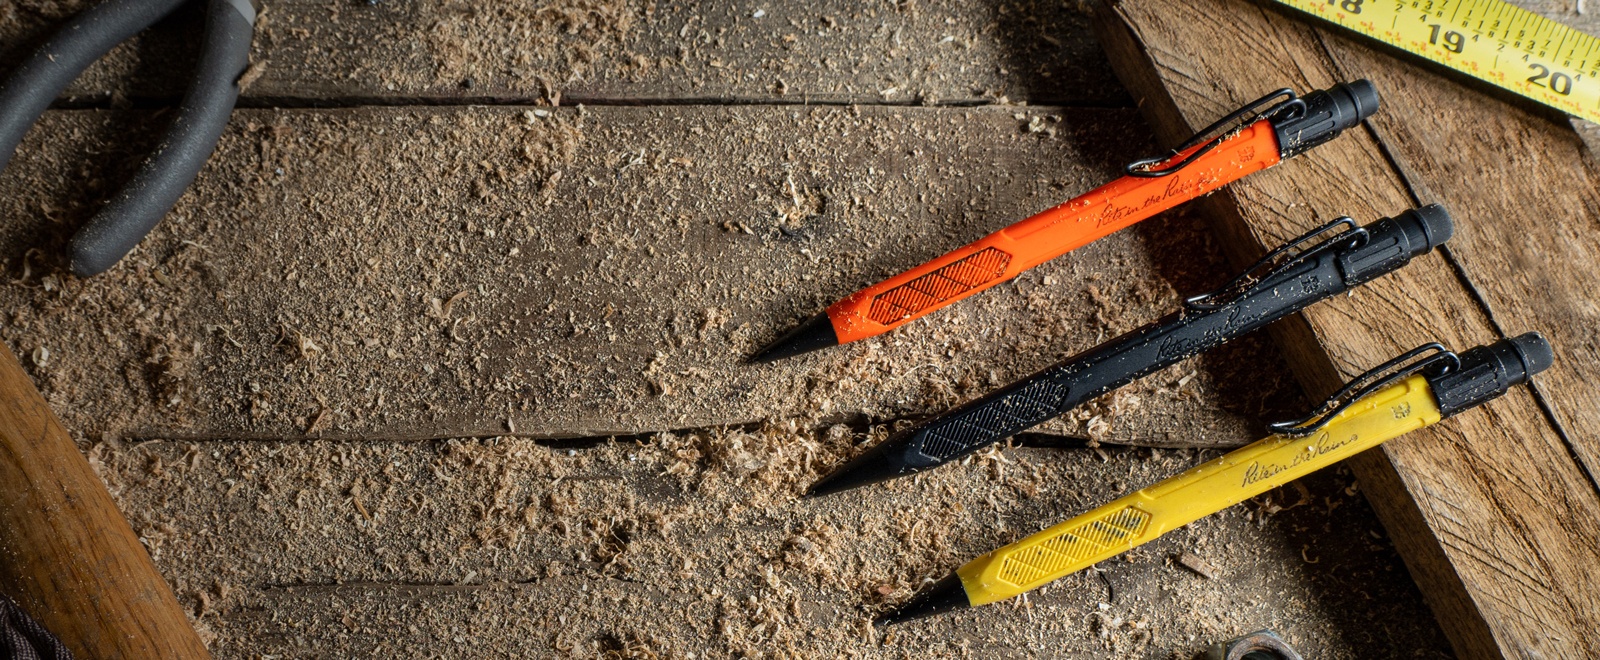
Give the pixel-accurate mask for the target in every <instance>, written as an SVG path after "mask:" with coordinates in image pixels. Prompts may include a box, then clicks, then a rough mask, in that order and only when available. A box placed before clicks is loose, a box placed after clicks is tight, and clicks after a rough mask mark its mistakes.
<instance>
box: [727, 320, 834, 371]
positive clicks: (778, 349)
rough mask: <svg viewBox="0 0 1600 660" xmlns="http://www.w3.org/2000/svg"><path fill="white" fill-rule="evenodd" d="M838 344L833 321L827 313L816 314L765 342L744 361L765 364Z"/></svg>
mask: <svg viewBox="0 0 1600 660" xmlns="http://www.w3.org/2000/svg"><path fill="white" fill-rule="evenodd" d="M838 345H839V335H838V333H835V332H834V331H833V321H832V320H831V319H829V318H828V315H827V314H818V315H816V316H813V317H811V318H809V319H806V322H805V323H802V324H800V327H798V328H795V329H794V330H791V331H789V333H788V334H785V335H784V336H782V337H779V338H778V339H777V340H776V341H774V342H772V343H770V344H767V345H766V346H765V347H763V348H762V349H761V350H759V351H757V352H756V354H755V355H752V356H750V358H749V359H748V360H746V362H748V363H750V364H765V363H767V362H775V361H777V360H782V359H783V358H786V357H794V356H796V355H800V354H801V353H810V352H811V351H815V350H819V349H823V348H827V347H829V346H838Z"/></svg>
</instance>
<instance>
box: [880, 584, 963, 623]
mask: <svg viewBox="0 0 1600 660" xmlns="http://www.w3.org/2000/svg"><path fill="white" fill-rule="evenodd" d="M971 606H972V603H971V601H970V600H968V598H967V589H966V587H963V586H961V578H960V576H957V575H955V574H951V575H947V576H945V578H944V579H943V580H940V581H938V582H936V583H934V585H933V586H932V587H929V588H928V590H927V591H924V592H922V593H920V594H917V595H916V596H913V597H912V598H911V600H909V601H906V604H904V605H901V606H900V607H897V608H895V609H893V610H890V611H888V612H885V613H883V614H881V615H879V616H878V618H876V619H873V621H872V625H873V626H874V627H877V628H882V627H884V626H888V625H893V624H896V623H903V622H906V621H910V620H912V619H921V618H923V617H927V616H933V615H935V614H943V613H945V612H949V611H951V610H958V609H962V608H967V607H971Z"/></svg>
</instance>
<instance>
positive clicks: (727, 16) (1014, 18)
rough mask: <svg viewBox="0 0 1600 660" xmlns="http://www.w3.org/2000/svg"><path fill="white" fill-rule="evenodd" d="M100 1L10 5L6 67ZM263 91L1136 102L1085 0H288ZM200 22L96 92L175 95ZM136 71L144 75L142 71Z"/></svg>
mask: <svg viewBox="0 0 1600 660" xmlns="http://www.w3.org/2000/svg"><path fill="white" fill-rule="evenodd" d="M86 4H87V2H52V3H5V4H0V44H4V46H0V70H6V69H9V68H10V67H11V65H12V64H13V63H14V62H15V61H16V60H17V59H18V58H20V57H21V56H22V53H23V52H24V51H25V50H26V48H27V47H28V46H29V45H31V43H32V42H33V41H34V40H35V39H36V38H38V37H37V36H36V35H42V34H43V33H44V32H45V31H46V30H48V29H49V28H50V26H52V25H54V24H57V23H58V22H59V21H60V20H61V19H62V17H64V16H68V15H70V14H71V12H72V11H75V10H76V9H78V8H79V7H81V6H84V5H86ZM266 6H267V10H266V13H265V14H264V17H263V21H262V23H261V25H260V28H259V29H258V36H257V39H256V47H255V50H254V52H253V53H252V57H251V59H252V61H255V62H260V63H264V67H265V68H264V69H263V70H262V75H261V77H260V78H259V79H258V80H256V81H255V83H254V84H253V85H252V86H251V87H250V88H249V89H248V90H247V91H246V95H245V103H247V104H252V103H253V104H267V103H272V104H281V103H287V104H291V105H304V104H307V103H317V102H324V103H325V102H335V103H361V102H368V103H370V102H378V103H397V102H399V103H411V102H429V103H437V102H448V103H468V102H476V103H484V102H499V101H505V100H511V99H515V100H521V101H528V102H532V101H535V100H540V99H551V98H553V96H554V93H559V95H560V98H562V99H563V100H564V102H565V103H569V104H570V103H573V102H590V103H595V102H612V101H619V100H620V101H631V102H653V101H662V100H672V101H675V102H683V101H703V102H729V101H735V102H747V101H756V100H759V101H761V102H776V103H796V104H799V103H806V102H813V103H814V102H830V103H840V102H850V103H883V102H889V103H900V104H918V103H951V102H953V103H974V102H992V101H995V100H998V99H1001V98H1009V99H1011V100H1016V101H1028V102H1032V103H1035V104H1049V103H1056V104H1069V105H1126V104H1127V96H1126V95H1125V94H1124V93H1123V92H1122V90H1121V88H1120V87H1119V86H1118V85H1117V83H1116V80H1115V79H1114V78H1113V77H1112V75H1111V74H1110V72H1109V70H1108V68H1107V66H1106V63H1105V56H1104V55H1103V53H1102V52H1101V51H1100V49H1099V48H1098V47H1097V46H1096V44H1095V42H1094V39H1093V37H1092V36H1091V32H1090V29H1089V21H1088V17H1087V16H1086V15H1085V13H1084V12H1083V10H1082V9H1081V6H1080V5H1073V4H1071V3H1056V2H1037V1H1034V0H1025V1H1021V2H1010V1H1007V2H995V3H958V4H952V5H943V6H937V7H924V6H921V5H919V4H916V3H875V4H873V3H869V4H865V5H863V4H861V3H855V2H848V1H846V0H827V1H825V2H812V3H805V4H796V5H785V4H782V3H767V2H761V1H759V0H726V1H723V2H710V3H659V4H658V3H653V2H644V1H640V0H609V1H606V2H584V3H579V2H556V3H550V2H545V1H544V0H510V1H509V2H501V3H495V4H493V5H483V4H481V3H476V2H469V1H467V0H444V1H437V2H390V1H385V2H373V3H366V2H354V3H350V2H331V3H330V2H324V1H322V0H276V1H273V2H268V3H266ZM197 23H198V21H197V20H195V18H194V17H193V16H184V17H182V18H181V19H179V20H174V21H171V22H169V24H165V25H163V26H161V27H160V28H158V30H157V32H156V33H154V34H152V35H150V37H148V38H147V39H144V40H135V41H134V42H131V43H130V44H129V45H127V46H126V47H123V48H120V49H118V51H117V52H116V53H114V54H113V55H112V56H111V57H110V58H108V60H107V61H106V62H104V63H102V64H100V65H97V66H95V67H94V68H93V69H91V70H90V72H89V73H88V74H87V75H86V76H85V77H84V79H83V80H80V81H79V82H78V83H76V84H75V85H74V86H73V87H72V89H71V90H70V91H69V94H68V95H69V96H70V97H73V98H75V99H77V100H78V101H79V102H93V101H104V100H105V99H106V98H108V97H111V96H113V95H114V96H116V97H119V98H121V97H135V98H137V97H152V96H153V97H161V98H169V97H175V96H176V95H177V93H178V90H180V89H181V88H182V84H183V82H182V76H183V75H186V74H185V73H183V72H186V71H188V69H189V60H188V59H186V58H189V57H192V54H191V53H192V51H191V50H190V49H188V48H174V47H173V45H174V44H182V43H192V42H193V35H194V34H195V33H196V32H197V31H198V29H199V25H198V24H197ZM130 77H131V78H132V79H133V82H132V84H127V83H125V82H124V81H125V80H126V79H128V78H130Z"/></svg>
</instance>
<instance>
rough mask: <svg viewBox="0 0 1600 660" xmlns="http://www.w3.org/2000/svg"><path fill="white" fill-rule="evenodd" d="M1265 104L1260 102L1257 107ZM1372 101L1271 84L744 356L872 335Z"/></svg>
mask: <svg viewBox="0 0 1600 660" xmlns="http://www.w3.org/2000/svg"><path fill="white" fill-rule="evenodd" d="M1263 108H1265V109H1263ZM1377 109H1378V91H1377V89H1375V88H1374V87H1373V86H1372V83H1370V82H1368V81H1366V80H1357V81H1354V82H1351V83H1339V84H1337V85H1334V86H1333V87H1331V88H1329V89H1327V90H1323V91H1316V92H1312V93H1310V94H1307V95H1306V96H1304V97H1297V96H1295V93H1294V91H1293V90H1289V89H1280V90H1278V91H1276V92H1273V93H1271V94H1268V95H1267V96H1264V97H1262V98H1260V99H1257V100H1255V101H1254V102H1252V103H1250V104H1249V105H1246V106H1245V107H1243V108H1240V109H1239V110H1237V111H1235V112H1233V113H1232V114H1230V115H1228V116H1227V117H1224V118H1222V119H1221V120H1220V121H1218V122H1217V123H1215V124H1212V125H1211V126H1208V127H1206V128H1205V129H1204V130H1202V131H1200V132H1199V133H1198V134H1196V135H1195V136H1194V137H1193V138H1190V139H1189V140H1188V141H1186V142H1184V143H1183V144H1182V145H1179V146H1178V148H1177V149H1174V150H1173V153H1172V154H1171V155H1168V156H1163V157H1159V158H1150V159H1145V160H1140V161H1137V162H1134V163H1131V164H1129V165H1128V166H1127V168H1126V172H1127V175H1126V176H1124V177H1122V178H1120V179H1117V180H1116V181H1112V182H1111V183H1108V184H1106V185H1104V186H1101V187H1099V188H1096V189H1094V190H1091V191H1089V192H1088V193H1085V194H1084V195H1082V196H1081V197H1078V198H1077V199H1073V200H1071V201H1068V202H1066V203H1064V204H1061V205H1060V206H1057V207H1055V208H1052V209H1050V210H1048V211H1045V212H1043V213H1040V214H1038V215H1035V216H1033V217H1031V218H1028V219H1026V220H1023V221H1021V222H1018V223H1016V224H1014V225H1011V226H1009V227H1006V228H1005V229H1001V230H1000V231H997V232H995V233H993V234H990V235H988V236H985V237H983V238H981V239H979V240H978V241H976V242H973V243H970V244H967V245H965V246H963V247H961V248H958V249H956V250H954V251H951V252H949V253H946V254H945V255H944V256H941V257H939V258H937V259H934V260H933V261H929V262H927V263H925V264H922V265H921V266H917V267H916V268H913V269H911V270H908V271H905V272H903V273H900V274H899V275H895V276H894V277H891V278H889V279H887V280H884V281H882V282H879V283H877V284H874V285H872V286H870V287H867V288H865V289H862V290H860V291H857V292H855V293H853V294H850V296H849V297H847V298H845V299H843V300H840V301H839V302H836V303H834V304H833V305H832V306H831V307H829V308H828V310H827V312H825V313H823V314H818V315H816V316H813V317H812V318H811V319H809V320H807V321H806V322H805V323H804V324H802V325H801V326H800V327H798V328H796V329H795V330H793V331H792V332H790V333H788V334H786V335H784V336H783V337H780V338H779V339H778V340H777V341H774V342H773V343H771V344H769V345H767V346H766V347H765V348H763V349H761V351H760V352H758V353H756V355H755V356H754V357H752V358H751V361H753V362H771V361H773V360H778V359H781V358H785V357H790V356H793V355H798V354H801V353H806V352H809V351H814V350H818V349H821V348H827V347H829V346H836V345H839V344H844V343H848V342H852V341H856V340H858V339H866V338H868V337H874V336H877V335H881V334H883V333H885V332H888V331H890V330H893V329H895V328H898V327H900V326H902V325H905V324H906V323H910V322H911V321H913V320H915V319H917V318H920V317H922V316H923V315H926V314H928V313H930V312H932V311H934V310H936V309H939V308H941V307H945V306H947V305H949V304H951V303H954V302H955V301H957V300H961V299H963V298H966V297H967V296H971V295H973V294H976V293H978V292H979V291H983V290H984V289H988V288H990V287H992V286H995V285H996V284H1000V283H1001V282H1005V281H1007V280H1010V279H1011V278H1013V277H1016V276H1017V275H1020V274H1022V272H1023V271H1025V270H1028V269H1029V268H1033V267H1034V266H1037V265H1039V264H1042V263H1044V262H1046V261H1049V260H1051V259H1054V258H1056V257H1059V256H1061V255H1063V254H1066V253H1067V252H1071V251H1072V250H1075V249H1077V248H1079V247H1081V246H1083V245H1086V244H1088V243H1090V242H1093V241H1095V240H1098V239H1099V238H1101V237H1103V236H1106V235H1107V234H1110V233H1112V232H1115V231H1117V230H1119V229H1122V228H1124V227H1127V226H1129V225H1132V224H1133V223H1136V222H1138V221H1140V220H1143V219H1145V218H1149V217H1151V216H1154V215H1156V214H1158V213H1160V212H1162V211H1165V210H1167V209H1170V208H1172V207H1174V206H1177V205H1179V204H1182V203H1183V202H1186V201H1189V200H1191V199H1194V198H1196V197H1199V196H1201V195H1204V194H1206V193H1209V192H1211V191H1213V190H1216V189H1218V188H1221V187H1222V186H1225V185H1227V184H1228V183H1231V182H1233V181H1235V180H1238V179H1240V178H1242V177H1244V176H1245V175H1247V174H1250V173H1252V172H1257V171H1260V170H1264V169H1266V168H1269V167H1272V166H1273V165H1277V164H1278V163H1279V162H1281V161H1283V160H1287V159H1288V158H1290V157H1293V156H1296V155H1299V154H1301V153H1304V152H1305V151H1307V150H1309V149H1311V148H1312V147H1315V146H1317V145H1319V144H1322V143H1324V142H1327V141H1329V140H1332V139H1333V138H1335V137H1338V136H1339V134H1340V133H1341V132H1343V131H1344V130H1346V129H1348V128H1351V127H1353V126H1355V125H1357V124H1359V123H1361V120H1363V119H1366V118H1367V117H1370V116H1372V113H1373V112H1376V111H1377Z"/></svg>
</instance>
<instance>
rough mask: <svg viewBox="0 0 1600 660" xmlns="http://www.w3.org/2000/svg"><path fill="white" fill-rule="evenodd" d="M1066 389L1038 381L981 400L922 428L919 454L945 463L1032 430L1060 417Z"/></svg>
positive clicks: (1045, 381)
mask: <svg viewBox="0 0 1600 660" xmlns="http://www.w3.org/2000/svg"><path fill="white" fill-rule="evenodd" d="M1069 389H1070V388H1068V387H1066V386H1064V385H1060V384H1057V383H1056V382H1055V381H1054V380H1051V379H1048V378H1041V379H1039V380H1036V381H1034V382H1032V383H1029V384H1028V385H1027V386H1025V387H1022V388H1019V389H1017V390H1015V391H1012V392H1007V393H1004V394H1000V395H999V396H998V397H996V398H995V399H993V400H984V399H980V400H979V402H978V404H977V405H978V407H976V408H974V409H972V410H970V411H968V412H965V413H959V414H955V415H952V416H950V418H949V419H946V420H944V421H942V422H938V423H937V424H936V425H934V426H930V427H928V428H927V429H924V430H923V433H924V434H925V435H924V436H923V442H922V453H924V454H927V455H928V456H932V457H934V458H937V459H939V460H941V461H948V460H950V459H952V458H955V457H957V456H960V455H961V454H963V453H965V452H966V451H967V450H968V449H971V448H973V447H976V446H979V445H986V444H989V443H991V442H994V441H995V440H998V439H1000V438H1004V437H1006V436H1008V435H1011V434H1014V433H1017V432H1018V431H1023V430H1026V429H1029V428H1032V427H1033V426H1034V425H1036V424H1038V423H1040V422H1043V421H1045V420H1047V419H1050V418H1051V417H1055V416H1056V415H1059V414H1061V402H1062V401H1063V400H1065V399H1066V398H1067V391H1068V390H1069Z"/></svg>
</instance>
